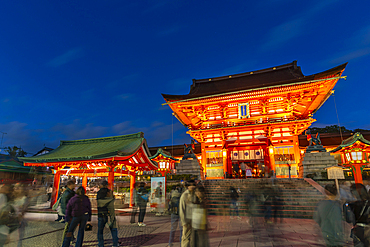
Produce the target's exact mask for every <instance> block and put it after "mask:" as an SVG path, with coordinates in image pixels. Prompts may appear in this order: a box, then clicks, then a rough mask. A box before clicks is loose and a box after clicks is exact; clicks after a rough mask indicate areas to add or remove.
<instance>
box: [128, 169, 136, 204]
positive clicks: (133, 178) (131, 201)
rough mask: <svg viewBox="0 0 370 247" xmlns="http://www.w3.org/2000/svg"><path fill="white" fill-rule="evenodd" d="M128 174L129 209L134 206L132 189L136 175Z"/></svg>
mask: <svg viewBox="0 0 370 247" xmlns="http://www.w3.org/2000/svg"><path fill="white" fill-rule="evenodd" d="M129 174H130V207H133V206H134V203H135V202H134V188H135V182H136V174H135V172H133V173H129Z"/></svg>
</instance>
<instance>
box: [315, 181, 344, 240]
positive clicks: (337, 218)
mask: <svg viewBox="0 0 370 247" xmlns="http://www.w3.org/2000/svg"><path fill="white" fill-rule="evenodd" d="M325 192H326V194H327V196H326V200H322V201H320V202H319V203H318V205H317V210H316V212H315V214H314V220H315V221H316V222H317V223H318V224H319V226H320V228H321V232H322V235H323V237H324V239H325V243H326V245H327V246H344V244H345V241H344V231H343V222H342V206H341V203H340V201H338V200H336V195H337V188H336V187H335V185H333V184H328V185H326V186H325Z"/></svg>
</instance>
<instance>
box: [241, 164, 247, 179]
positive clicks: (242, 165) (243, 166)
mask: <svg viewBox="0 0 370 247" xmlns="http://www.w3.org/2000/svg"><path fill="white" fill-rule="evenodd" d="M240 169H241V170H242V177H243V178H246V176H245V175H246V169H247V166H246V165H245V163H244V162H242V163H241V164H240Z"/></svg>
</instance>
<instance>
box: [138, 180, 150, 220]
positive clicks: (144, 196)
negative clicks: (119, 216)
mask: <svg viewBox="0 0 370 247" xmlns="http://www.w3.org/2000/svg"><path fill="white" fill-rule="evenodd" d="M148 195H149V194H148V191H147V190H146V189H145V183H143V182H142V183H140V187H139V189H138V190H137V202H138V206H139V219H138V222H139V223H138V225H139V226H146V224H144V222H143V221H144V217H145V213H146V205H147V203H148Z"/></svg>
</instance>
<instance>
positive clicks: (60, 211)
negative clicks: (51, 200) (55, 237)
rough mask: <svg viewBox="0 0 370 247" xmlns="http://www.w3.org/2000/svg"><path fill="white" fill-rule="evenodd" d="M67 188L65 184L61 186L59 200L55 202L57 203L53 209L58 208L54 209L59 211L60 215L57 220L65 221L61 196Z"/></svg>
mask: <svg viewBox="0 0 370 247" xmlns="http://www.w3.org/2000/svg"><path fill="white" fill-rule="evenodd" d="M65 190H66V188H65V187H64V186H62V187H61V188H60V190H59V193H58V200H57V201H56V202H55V205H53V209H54V208H56V209H54V210H56V211H57V215H58V218H57V219H56V220H55V221H61V220H63V221H64V214H63V213H62V208H61V206H60V205H61V198H62V195H63V193H64V191H65Z"/></svg>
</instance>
